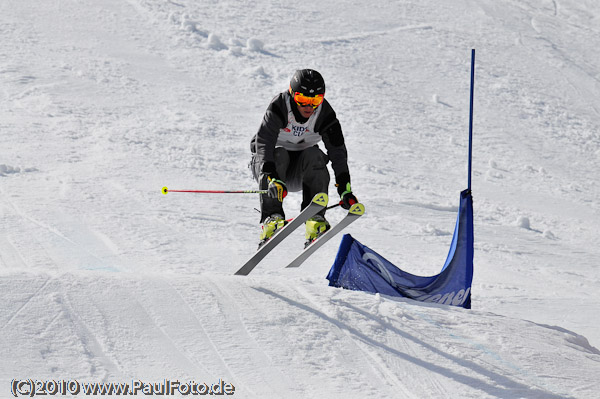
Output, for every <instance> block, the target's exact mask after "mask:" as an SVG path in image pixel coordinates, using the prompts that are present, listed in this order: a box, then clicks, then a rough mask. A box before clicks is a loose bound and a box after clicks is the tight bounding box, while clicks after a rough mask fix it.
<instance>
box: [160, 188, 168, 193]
mask: <svg viewBox="0 0 600 399" xmlns="http://www.w3.org/2000/svg"><path fill="white" fill-rule="evenodd" d="M168 192H169V189H168V188H166V187H163V188H162V190H161V193H163V194H164V195H167V193H168Z"/></svg>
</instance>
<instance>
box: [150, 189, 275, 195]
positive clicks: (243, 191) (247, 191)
mask: <svg viewBox="0 0 600 399" xmlns="http://www.w3.org/2000/svg"><path fill="white" fill-rule="evenodd" d="M161 191H162V193H163V194H165V195H167V193H203V194H266V193H267V192H268V191H267V190H171V189H169V188H167V187H163V188H162V190H161Z"/></svg>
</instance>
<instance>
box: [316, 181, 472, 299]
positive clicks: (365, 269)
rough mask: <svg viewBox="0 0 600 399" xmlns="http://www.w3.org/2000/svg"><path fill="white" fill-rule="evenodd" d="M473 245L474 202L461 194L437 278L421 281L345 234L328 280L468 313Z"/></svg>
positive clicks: (421, 278)
mask: <svg viewBox="0 0 600 399" xmlns="http://www.w3.org/2000/svg"><path fill="white" fill-rule="evenodd" d="M473 242H474V238H473V199H472V197H471V192H470V190H465V191H463V192H461V193H460V207H459V209H458V217H457V220H456V227H455V229H454V236H453V238H452V244H451V246H450V251H449V253H448V257H447V259H446V263H445V264H444V267H443V268H442V271H441V272H440V273H439V274H437V275H435V276H431V277H421V276H415V275H413V274H410V273H407V272H404V271H402V270H400V269H399V268H398V267H396V266H394V265H393V264H392V263H390V262H389V261H387V260H386V259H385V258H383V257H382V256H381V255H379V254H377V253H376V252H374V251H373V250H371V249H369V248H368V247H367V246H365V245H363V244H361V243H360V242H358V241H357V240H355V239H354V238H353V237H352V236H351V235H350V234H346V235H345V236H344V238H343V239H342V242H341V244H340V248H339V250H338V254H337V256H336V259H335V263H334V264H333V266H332V267H331V270H330V271H329V274H328V275H327V279H328V280H329V285H330V286H334V287H342V288H347V289H351V290H358V291H367V292H372V293H381V294H385V295H390V296H402V297H406V298H411V299H414V300H417V301H422V302H435V303H441V304H446V305H453V306H461V307H463V308H467V309H470V308H471V283H472V281H473Z"/></svg>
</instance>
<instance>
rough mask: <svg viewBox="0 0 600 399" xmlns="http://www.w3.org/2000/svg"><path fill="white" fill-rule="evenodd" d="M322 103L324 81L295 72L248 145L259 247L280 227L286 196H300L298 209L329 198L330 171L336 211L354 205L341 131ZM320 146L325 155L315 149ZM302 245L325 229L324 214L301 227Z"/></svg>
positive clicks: (309, 71)
mask: <svg viewBox="0 0 600 399" xmlns="http://www.w3.org/2000/svg"><path fill="white" fill-rule="evenodd" d="M324 97H325V81H324V80H323V77H322V76H321V74H320V73H319V72H317V71H315V70H312V69H302V70H298V71H296V72H295V73H294V76H292V79H291V81H290V86H289V89H288V90H287V91H284V92H282V93H280V94H278V95H277V96H275V98H273V100H271V103H270V104H269V106H268V108H267V110H266V112H265V115H264V117H263V120H262V123H261V125H260V127H259V129H258V132H257V133H256V135H254V137H253V138H252V141H251V151H252V161H251V169H252V173H253V176H254V179H255V180H256V181H257V182H258V184H259V188H260V189H261V190H268V194H263V195H261V196H260V208H261V219H260V222H261V223H262V231H261V234H260V240H261V241H260V243H261V244H263V243H264V242H266V241H267V240H268V239H269V238H271V237H272V236H273V234H274V233H275V232H276V231H277V230H278V229H280V228H282V227H283V226H284V225H285V213H284V211H283V199H284V198H285V197H286V195H287V192H288V190H289V191H291V192H295V191H302V209H304V208H305V207H306V206H308V204H310V202H311V200H312V198H313V197H314V196H315V195H316V194H318V193H320V192H324V193H327V192H328V187H329V180H330V176H329V171H328V170H327V163H328V162H329V161H331V166H332V168H333V171H334V174H335V181H336V186H337V191H338V193H339V195H340V205H341V206H342V207H343V208H344V209H349V208H350V206H352V205H353V204H355V203H357V202H358V200H357V199H356V197H355V196H354V194H353V193H352V188H351V187H350V172H349V170H348V155H347V151H346V145H345V144H344V135H343V134H342V128H341V126H340V123H339V121H338V119H337V117H336V114H335V112H334V110H333V108H332V107H331V105H330V104H329V102H328V101H327V100H326V99H325V98H324ZM321 141H323V143H324V144H325V149H326V150H327V154H325V153H323V151H321V149H320V148H319V146H318V143H319V142H321ZM305 228H306V234H305V237H306V240H307V245H308V244H309V243H311V242H312V241H313V240H315V239H316V238H317V237H318V236H319V235H320V234H322V233H324V232H325V231H327V230H328V229H329V228H330V225H329V222H327V220H326V219H325V210H323V211H322V212H320V213H319V214H317V215H316V216H314V217H312V218H311V219H309V220H308V221H307V222H306V224H305Z"/></svg>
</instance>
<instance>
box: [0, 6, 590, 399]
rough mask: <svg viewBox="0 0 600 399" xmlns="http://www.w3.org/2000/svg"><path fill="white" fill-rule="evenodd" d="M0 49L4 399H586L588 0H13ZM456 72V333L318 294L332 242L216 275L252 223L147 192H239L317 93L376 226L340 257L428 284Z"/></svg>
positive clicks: (0, 373) (293, 208)
mask: <svg viewBox="0 0 600 399" xmlns="http://www.w3.org/2000/svg"><path fill="white" fill-rule="evenodd" d="M0 34H1V38H2V40H1V41H0V397H2V398H8V397H12V392H11V390H12V389H13V388H14V387H15V383H14V382H13V381H14V380H25V379H32V380H38V381H49V380H56V381H73V380H76V381H78V382H80V383H94V382H117V383H127V382H129V383H132V382H133V381H144V382H160V381H163V382H164V381H166V380H169V381H180V382H185V381H195V382H197V383H199V384H201V383H206V384H207V385H211V384H215V383H218V382H219V381H221V382H226V383H227V384H230V388H231V387H235V390H234V392H233V397H239V398H345V399H346V398H446V397H456V398H597V397H598V395H599V392H600V377H599V376H600V351H599V350H598V349H597V348H598V347H600V328H599V321H598V320H600V295H599V293H600V261H599V259H600V233H599V228H598V226H599V225H600V199H599V198H600V185H599V184H598V180H599V178H600V101H599V99H600V52H598V48H600V3H599V2H597V1H595V0H577V1H576V0H552V1H550V0H544V1H534V0H522V1H515V0H482V1H477V2H474V1H468V0H457V1H451V2H444V1H440V0H437V1H434V0H424V1H417V0H407V1H402V2H396V1H376V2H365V1H355V0H350V1H342V0H331V1H312V0H309V1H304V2H297V3H294V2H286V1H272V0H255V1H243V0H241V1H233V0H225V1H216V0H207V1H194V0H173V1H171V0H127V1H125V0H103V1H94V0H62V1H58V2H57V1H46V0H29V1H22V0H3V1H2V2H0ZM473 48H474V49H476V50H477V54H476V57H477V58H476V61H477V62H476V65H477V67H476V87H475V103H474V109H475V118H474V136H473V175H472V178H473V180H472V188H473V196H474V212H475V221H474V222H475V274H474V281H473V288H472V294H473V297H472V301H473V309H472V310H465V309H460V308H455V307H450V306H443V305H432V304H423V303H419V302H414V301H411V300H408V299H398V298H389V297H384V296H379V295H372V294H367V293H362V292H353V291H347V290H341V289H336V288H331V287H328V285H327V281H326V280H325V278H324V277H325V275H326V274H327V272H328V270H329V268H330V267H331V265H332V263H333V260H334V258H335V254H336V251H337V245H336V244H337V243H339V239H334V240H332V241H331V242H329V243H327V244H326V245H325V246H324V247H323V248H321V249H320V250H319V251H318V252H317V253H316V254H315V255H314V256H312V257H311V258H310V259H309V261H307V263H306V264H304V265H303V266H302V267H300V268H299V269H297V270H289V269H284V268H283V266H284V265H286V264H287V263H288V262H289V261H290V260H291V259H292V258H293V257H294V256H295V254H297V253H298V252H299V251H300V250H301V249H302V245H303V232H301V231H298V232H296V233H297V234H296V233H295V234H294V235H292V236H291V237H289V238H288V239H287V240H286V241H285V242H284V243H283V244H282V245H281V246H280V247H278V248H277V249H276V250H275V251H273V252H272V253H271V254H270V255H269V256H268V257H267V258H266V259H265V261H264V262H262V263H261V264H260V265H259V266H258V267H257V268H256V269H255V270H254V271H253V272H252V274H251V275H249V276H247V277H240V276H233V273H234V272H235V271H236V270H237V269H238V268H239V267H240V266H241V265H242V264H243V262H244V261H245V260H246V259H247V258H248V257H249V256H251V254H252V253H253V251H254V250H255V249H256V244H257V240H258V234H259V229H260V227H259V224H258V213H256V211H255V210H254V208H256V207H257V206H258V198H257V197H256V196H255V195H236V194H228V195H214V194H212V195H210V194H207V195H201V194H183V193H171V194H168V195H162V194H161V188H162V187H163V186H168V187H169V188H172V189H207V190H211V189H212V190H218V189H225V190H235V189H255V188H256V184H255V183H254V181H253V180H252V177H251V174H250V172H249V170H248V168H247V164H248V162H249V140H250V138H251V136H252V135H253V134H254V133H255V131H256V129H257V128H258V125H259V124H260V121H261V118H262V116H263V113H264V110H265V109H266V106H267V104H268V103H269V101H270V99H271V98H272V97H273V96H275V95H276V94H277V93H278V92H280V91H283V90H285V89H286V88H287V85H288V82H289V78H290V77H291V75H292V74H293V72H294V71H295V70H296V69H299V68H314V69H317V70H318V71H320V72H321V73H322V74H323V76H324V78H325V80H326V83H327V98H328V100H329V101H330V102H331V104H332V105H333V107H334V109H335V110H336V112H337V115H338V119H339V120H340V122H341V124H342V127H343V130H344V134H345V138H346V145H347V147H348V152H349V159H350V162H349V165H350V170H351V175H352V187H353V189H354V192H355V194H356V195H357V197H358V198H359V199H360V200H361V202H363V203H364V204H365V206H366V209H367V212H366V214H365V216H364V217H363V218H361V219H360V220H359V221H357V222H356V223H354V224H353V225H352V226H351V227H350V228H349V232H350V233H351V234H352V235H353V236H354V237H355V238H357V239H358V240H360V241H361V242H362V243H364V244H365V245H368V246H369V247H370V248H372V249H373V250H375V251H377V252H378V253H380V254H381V255H383V256H384V257H386V258H387V259H389V260H390V261H392V262H394V263H395V264H396V265H398V266H399V267H401V268H402V269H403V270H406V271H408V272H411V273H413V274H418V275H433V274H437V273H438V272H439V271H440V269H441V267H442V265H443V262H444V260H445V258H446V255H447V252H448V248H449V244H450V241H451V238H452V232H453V229H454V223H455V218H456V212H457V210H458V202H459V192H460V191H461V190H463V189H464V188H466V184H467V167H466V166H467V155H468V110H469V77H470V55H471V49H473ZM329 194H330V197H331V198H332V199H333V200H335V198H337V193H336V191H335V188H334V187H333V186H332V187H331V188H330V193H329ZM300 202H301V196H300V194H299V193H290V195H289V196H288V197H287V198H286V199H285V208H286V211H287V213H288V216H293V215H294V214H295V213H296V212H298V210H299V206H300ZM342 214H343V212H341V211H340V210H339V208H338V209H336V210H331V211H330V212H329V213H328V218H329V220H330V221H332V222H336V221H337V220H339V219H340V218H341V217H342ZM83 396H85V395H84V394H83V393H80V394H79V395H77V396H76V397H83ZM63 397H68V395H67V396H63Z"/></svg>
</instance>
